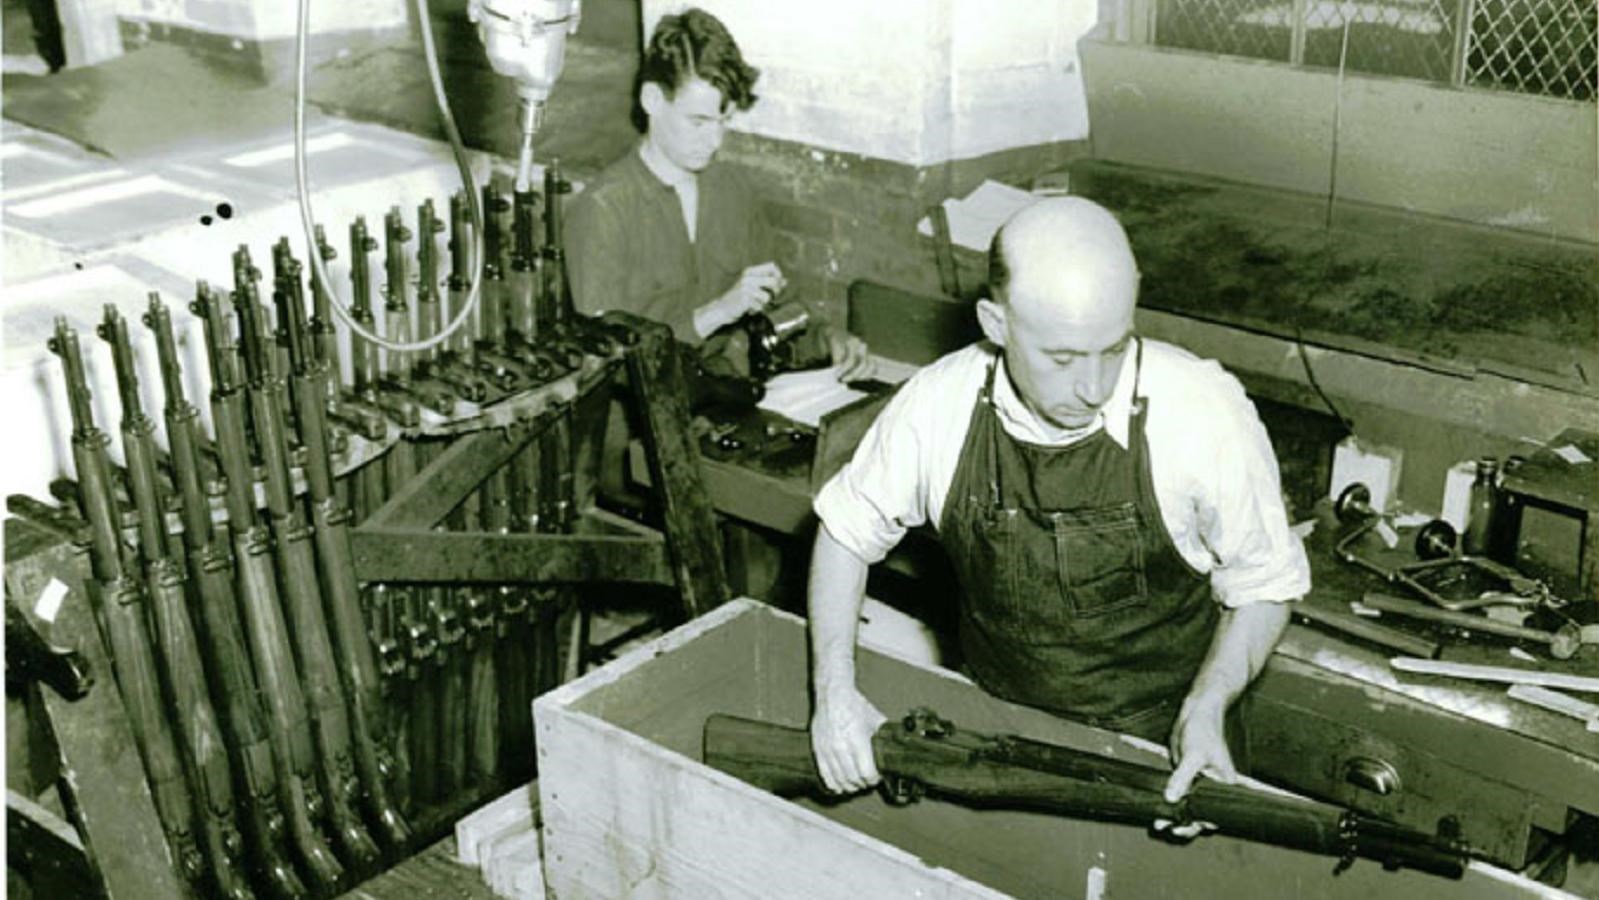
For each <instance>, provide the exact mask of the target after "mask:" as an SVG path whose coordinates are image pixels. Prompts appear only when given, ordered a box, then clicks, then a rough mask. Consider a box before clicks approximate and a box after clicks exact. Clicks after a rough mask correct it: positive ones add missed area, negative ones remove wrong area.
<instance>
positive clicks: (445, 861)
mask: <svg viewBox="0 0 1599 900" xmlns="http://www.w3.org/2000/svg"><path fill="white" fill-rule="evenodd" d="M454 844H455V839H454V838H451V837H446V838H444V839H443V840H441V841H437V842H435V843H433V844H431V845H429V846H428V847H427V848H426V849H424V850H421V851H419V852H417V853H416V854H414V855H412V856H411V858H409V859H407V860H405V861H404V862H402V863H400V864H398V865H396V866H394V867H393V868H391V869H389V870H388V871H386V872H384V873H382V874H380V875H377V876H374V877H373V878H370V879H368V880H367V881H365V882H363V883H362V884H360V885H358V886H356V887H355V888H354V889H352V890H350V891H349V892H348V893H346V894H342V895H341V896H342V897H343V898H345V900H422V898H434V897H448V898H450V900H496V898H495V896H494V892H493V891H491V890H489V886H488V885H486V884H484V883H483V878H482V873H480V872H479V871H478V870H477V868H476V867H475V866H465V865H462V864H461V863H459V862H457V861H456V860H455V846H454Z"/></svg>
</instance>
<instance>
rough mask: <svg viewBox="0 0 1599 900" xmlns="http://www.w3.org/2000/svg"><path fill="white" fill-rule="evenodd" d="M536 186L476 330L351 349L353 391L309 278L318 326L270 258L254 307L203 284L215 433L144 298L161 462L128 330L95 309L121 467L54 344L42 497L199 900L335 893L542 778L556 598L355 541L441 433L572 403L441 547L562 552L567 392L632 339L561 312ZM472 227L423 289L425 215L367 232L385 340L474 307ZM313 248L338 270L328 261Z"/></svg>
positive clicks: (297, 289) (547, 223)
mask: <svg viewBox="0 0 1599 900" xmlns="http://www.w3.org/2000/svg"><path fill="white" fill-rule="evenodd" d="M544 187H545V197H546V199H547V200H548V202H547V203H545V204H544V216H543V219H544V223H543V224H544V232H545V235H544V237H545V239H544V241H543V244H542V247H541V248H540V247H536V246H535V242H536V235H535V231H536V227H537V218H538V217H537V216H536V208H537V205H538V202H539V201H538V198H537V197H536V195H535V194H534V193H533V192H531V191H530V192H526V193H521V192H519V193H517V194H516V195H515V197H514V201H513V202H512V203H507V202H506V201H505V200H504V199H503V198H501V197H500V196H499V195H498V193H497V192H496V191H495V189H494V188H493V187H485V188H484V189H483V208H484V211H485V217H484V234H483V247H484V253H485V256H486V258H485V260H484V265H483V271H484V284H483V286H482V295H481V298H482V299H481V306H480V308H479V310H478V314H477V315H476V316H475V321H474V322H473V323H472V324H473V325H474V326H475V327H468V328H462V329H461V330H460V331H459V332H458V333H457V336H452V338H451V339H450V340H448V341H446V342H444V343H442V344H440V345H438V346H437V347H435V348H433V349H430V350H427V351H421V352H417V353H403V352H387V351H386V352H384V353H383V354H381V355H380V354H379V352H378V348H377V347H375V346H374V345H373V344H372V343H370V342H369V341H366V340H363V339H361V338H360V337H359V336H355V335H351V336H350V338H349V343H348V346H349V347H350V351H349V353H350V357H351V358H350V363H351V365H350V366H349V369H350V371H351V374H352V377H351V379H350V380H349V383H345V382H344V379H342V378H341V377H340V373H341V370H342V369H343V366H342V363H341V360H340V358H339V351H340V347H341V341H340V336H341V335H340V331H339V329H338V328H337V327H336V326H335V321H334V318H333V315H332V312H333V311H332V309H331V307H330V302H331V301H330V298H329V296H328V293H327V292H326V291H325V290H324V289H323V286H322V285H321V284H319V283H317V279H316V278H315V277H314V276H313V277H312V278H311V285H310V287H309V293H310V295H311V299H310V304H309V305H310V309H311V312H310V315H309V317H308V315H307V306H308V304H307V300H306V297H305V294H306V293H307V288H306V287H305V277H304V275H305V271H304V267H303V266H302V264H301V263H300V261H299V260H297V259H295V257H294V254H293V252H292V251H291V250H290V246H289V242H288V240H287V239H286V238H285V239H283V240H280V241H279V242H278V243H277V245H276V246H274V247H273V248H272V251H271V260H272V262H271V266H272V278H271V282H270V286H271V288H270V297H271V307H270V308H269V307H268V306H267V305H266V304H264V303H263V299H264V297H265V295H266V294H267V293H268V292H267V291H266V290H264V289H263V286H262V285H261V280H262V273H261V272H260V271H258V270H257V268H256V267H255V265H254V263H253V261H252V258H251V255H250V252H249V249H248V248H247V247H240V248H239V249H238V251H237V252H236V253H235V254H234V260H233V262H234V275H235V281H234V285H233V289H232V291H231V294H230V295H229V296H228V297H227V298H224V297H223V296H222V294H221V293H219V292H218V291H217V290H215V289H213V288H211V287H209V286H207V285H206V284H204V283H201V284H200V285H199V287H198V290H197V294H196V298H195V300H194V302H193V304H192V305H191V307H190V309H191V310H192V311H193V312H194V314H196V315H198V316H200V317H202V318H203V320H204V330H205V334H206V357H207V359H208V363H209V369H210V383H211V385H212V391H211V395H210V398H209V400H210V413H211V421H212V422H213V424H214V435H211V436H208V435H207V434H206V433H205V430H204V427H203V425H202V421H201V420H202V417H201V415H200V413H199V411H198V410H197V409H196V407H195V406H194V405H193V403H192V402H191V401H190V399H189V398H187V397H185V396H184V379H183V377H182V373H181V371H180V362H179V355H178V350H177V344H176V341H175V339H174V328H173V321H172V313H171V310H170V309H169V307H168V306H167V305H166V304H165V303H163V301H162V300H161V299H160V298H159V297H158V296H156V295H154V294H152V295H151V297H150V300H149V308H148V312H147V313H146V314H145V315H144V316H143V322H144V325H145V326H147V328H148V330H149V332H150V335H149V338H150V339H151V340H152V341H153V343H154V347H155V350H156V352H157V354H158V356H159V359H160V368H161V372H162V376H163V386H164V389H165V398H166V405H165V425H166V433H167V436H168V441H167V444H168V446H167V448H166V449H165V450H163V449H162V448H160V447H158V446H157V443H156V439H155V436H156V428H155V425H154V422H153V421H152V419H151V418H150V416H149V415H148V414H147V413H146V411H145V410H144V409H142V408H141V401H140V390H139V386H138V383H137V374H136V367H135V365H134V361H133V340H134V338H133V336H132V334H130V331H132V330H133V329H130V327H129V323H128V322H127V321H126V320H125V319H123V318H122V316H121V315H120V314H119V313H118V312H117V309H116V307H114V306H110V305H108V306H107V307H106V310H105V317H104V321H103V322H102V323H101V324H100V326H99V328H98V329H97V331H98V334H99V336H100V338H102V339H103V340H104V341H105V342H106V344H107V345H108V351H109V353H110V355H111V358H112V360H113V362H114V364H115V368H116V374H117V380H118V386H119V394H120V398H121V409H122V420H121V445H122V450H123V453H124V458H125V460H126V466H125V468H123V467H117V466H115V465H113V463H112V461H111V459H110V457H109V455H108V452H107V451H108V446H109V444H110V438H109V437H108V435H107V434H106V432H105V431H103V430H102V429H101V426H100V425H99V424H98V423H96V422H95V421H94V412H93V407H92V404H91V402H90V397H89V391H88V387H87V383H88V380H87V378H86V376H85V367H84V361H83V356H84V354H85V353H86V352H88V351H87V348H84V347H83V346H81V344H80V339H79V335H78V334H77V333H76V332H75V331H74V330H73V329H72V328H71V327H69V326H68V324H67V323H66V321H65V320H64V319H58V320H57V323H56V326H55V331H54V336H53V337H52V339H51V341H50V347H51V350H52V351H54V352H55V353H56V354H57V355H58V356H59V357H60V359H61V363H62V367H63V369H64V372H65V377H66V382H67V386H68V394H69V396H70V405H71V414H72V429H73V430H72V447H73V458H74V463H75V465H76V470H77V481H76V482H62V483H58V485H57V488H58V490H57V494H58V499H62V500H70V501H71V503H72V504H75V505H76V508H77V509H78V510H80V511H81V515H82V522H80V523H78V527H79V529H80V532H79V533H81V534H82V535H83V536H84V538H83V541H82V545H83V547H84V548H86V551H87V555H88V557H89V564H90V571H91V573H92V577H91V578H90V579H89V583H88V589H89V593H90V597H91V602H92V606H93V609H94V614H95V619H96V622H97V625H98V627H99V631H100V636H101V638H102V640H103V642H104V644H105V646H106V648H107V650H108V654H109V656H110V658H111V661H112V673H113V674H114V676H115V678H114V682H115V685H116V688H117V690H118V692H119V693H120V695H121V698H122V701H123V705H124V706H125V708H126V711H127V713H128V718H129V723H130V726H131V731H132V734H133V737H134V740H135V742H136V744H137V746H138V751H139V755H140V757H141V759H142V760H143V763H144V769H145V773H146V775H147V777H148V783H149V787H150V791H151V794H152V796H153V798H154V800H155V805H156V811H157V814H158V816H159V818H160V821H161V824H162V827H163V828H164V830H165V833H166V839H167V844H168V847H169V849H170V850H171V851H172V855H173V860H174V863H175V865H176V867H177V868H178V870H179V872H180V874H181V875H182V877H183V879H184V880H185V881H186V882H187V883H188V884H189V885H190V886H191V887H192V888H193V889H194V891H195V893H197V894H198V895H201V896H226V897H248V896H254V895H262V896H276V897H314V896H329V895H331V894H333V893H335V892H337V891H339V890H342V889H346V888H348V887H350V886H351V885H353V884H354V883H356V882H357V881H358V880H360V879H361V878H363V877H365V876H367V875H370V874H372V873H373V872H375V871H376V870H377V869H378V868H380V867H382V866H383V865H385V864H387V863H392V862H394V861H395V860H397V859H399V858H401V857H403V856H405V855H407V854H408V853H409V852H411V851H412V850H414V849H415V847H416V846H417V845H418V843H419V842H421V841H423V840H430V839H433V838H436V837H437V836H439V835H440V834H442V833H443V832H444V831H445V830H447V829H448V827H449V823H450V822H452V821H453V820H454V819H455V818H456V817H457V816H458V815H459V814H461V813H462V812H464V811H465V810H466V809H468V808H470V807H472V806H474V805H476V804H478V803H480V802H482V801H483V800H485V799H487V798H489V797H493V796H497V795H499V794H501V793H503V792H504V791H505V790H506V789H507V788H508V787H509V786H510V785H513V784H518V783H521V782H525V781H526V780H527V779H528V778H529V777H530V775H531V774H532V769H533V759H534V755H533V751H532V744H533V727H532V720H531V711H530V709H531V700H532V697H533V696H534V695H535V694H536V693H537V692H540V691H542V690H544V689H546V688H548V687H551V686H553V685H554V684H555V683H556V681H557V680H558V678H559V669H558V666H557V662H556V652H555V648H556V646H557V644H558V641H557V639H556V636H555V626H556V619H557V617H558V616H559V615H560V614H561V613H562V611H563V609H565V608H566V607H567V606H568V605H569V603H568V601H569V598H570V592H571V589H570V588H554V587H542V586H541V587H534V586H525V585H514V584H506V585H484V584H478V583H472V584H466V585H440V584H437V583H417V582H414V581H413V582H411V583H405V582H395V583H389V582H383V581H373V580H370V578H371V576H361V577H362V579H364V580H358V571H357V569H358V566H357V563H356V560H355V558H354V555H353V554H354V551H353V550H352V546H354V541H353V539H352V528H354V527H355V526H356V525H357V524H359V523H361V522H362V521H364V520H368V519H369V518H371V517H374V516H377V517H378V518H381V517H382V515H381V514H382V512H383V511H384V510H385V508H386V507H389V506H392V504H391V501H395V500H396V498H397V497H402V495H404V494H405V493H406V492H407V491H408V490H412V489H414V488H415V486H416V485H418V484H421V483H424V482H425V479H420V478H419V475H420V474H422V473H424V470H427V469H428V467H429V465H430V463H433V462H434V461H435V460H438V459H439V458H440V457H442V456H444V455H446V454H448V453H449V452H450V448H451V446H452V444H453V443H454V442H456V441H465V440H468V439H469V437H454V435H458V434H462V433H464V432H467V431H470V430H471V428H472V427H474V425H473V423H477V424H478V425H481V423H483V422H485V421H493V422H495V423H496V425H497V426H499V427H503V426H504V425H505V423H506V421H507V420H505V419H494V418H493V417H492V416H488V415H487V412H488V411H492V410H495V409H497V408H501V407H503V406H505V405H506V404H509V403H513V402H515V401H516V400H517V399H518V398H526V397H528V396H531V395H533V394H537V393H539V392H541V391H543V392H546V393H548V392H550V390H551V389H552V386H554V387H559V386H560V385H562V384H566V385H567V386H568V387H567V389H566V390H564V392H558V393H559V394H560V396H561V397H564V398H566V402H559V401H557V402H553V403H546V404H544V405H545V407H546V408H553V409H554V412H553V413H551V414H548V415H545V416H544V417H543V418H542V419H541V423H542V427H540V428H539V430H538V432H537V436H536V437H532V438H530V439H529V440H528V442H527V443H526V444H525V446H523V448H522V449H521V450H519V451H517V452H516V453H515V455H514V456H511V457H510V458H509V459H508V461H507V462H506V463H505V464H503V465H501V466H499V467H498V468H496V469H495V470H494V471H493V472H492V474H489V475H488V477H487V478H486V479H483V480H482V481H481V483H478V482H474V484H475V485H476V488H475V493H471V494H469V495H468V496H467V498H466V500H465V501H464V502H461V503H459V505H457V506H455V507H454V508H453V509H451V510H450V511H449V512H448V515H447V517H446V518H445V521H444V525H445V526H446V527H448V528H451V529H456V530H468V531H474V532H484V533H500V534H506V533H514V532H541V533H564V532H569V531H571V529H572V527H573V523H574V510H575V504H576V500H577V498H576V497H575V495H574V482H573V470H574V462H573V446H574V440H573V428H572V421H571V412H570V410H571V407H572V404H571V402H569V401H570V398H571V396H572V394H573V391H572V390H571V389H570V385H571V384H572V383H576V382H581V384H582V385H583V386H591V385H592V384H594V383H597V382H596V379H597V378H598V377H599V374H604V373H606V372H608V370H609V369H614V368H616V367H617V366H616V364H617V363H618V362H619V361H621V360H622V359H623V358H624V356H625V355H626V353H625V347H626V346H628V345H629V344H630V343H632V342H633V341H634V340H635V339H636V333H634V332H632V331H630V330H629V329H628V328H627V327H625V326H621V325H617V324H615V323H612V322H600V321H597V320H591V319H587V318H584V317H579V316H577V315H575V314H574V313H573V311H572V305H571V298H570V294H569V292H568V291H567V289H566V285H565V277H564V261H563V259H562V250H561V246H560V221H559V209H560V202H559V196H560V194H561V193H562V192H563V191H564V190H566V186H565V185H564V184H563V183H562V181H561V179H560V175H559V172H558V171H557V170H556V169H555V168H553V167H552V168H551V169H550V170H549V172H548V173H547V176H546V179H545V185H544ZM466 208H467V204H466V203H465V198H464V197H462V196H460V195H457V196H456V197H454V198H452V199H451V201H450V204H449V219H450V226H449V227H450V234H449V248H450V259H451V271H450V273H449V275H448V278H447V279H442V280H441V277H440V274H439V272H438V252H437V243H438V236H439V235H440V233H441V232H442V231H443V230H444V225H443V224H442V223H441V222H440V221H439V219H438V217H437V216H436V215H435V208H434V206H433V203H432V201H431V200H429V201H427V202H425V203H423V204H421V206H420V207H419V208H418V209H417V212H416V219H415V222H416V225H415V230H414V232H413V231H412V230H411V229H408V228H407V227H406V225H405V224H404V223H403V221H402V215H401V211H400V209H399V208H398V207H396V208H394V209H392V210H390V212H389V213H388V215H387V216H386V217H385V222H384V228H383V237H384V246H383V250H384V257H383V259H384V274H385V281H384V284H383V286H382V289H381V297H382V311H383V325H382V328H383V329H384V332H385V333H386V336H387V337H389V338H390V339H393V340H397V341H402V342H403V341H411V340H414V339H423V340H425V339H427V338H429V337H431V336H433V335H435V334H437V333H439V331H440V329H441V327H442V325H443V323H444V322H446V321H448V320H449V319H451V318H453V317H454V315H455V313H456V312H457V311H458V310H459V309H460V308H461V307H462V305H463V304H464V303H465V298H466V296H467V293H468V286H469V284H470V279H471V278H473V277H474V276H475V274H476V270H477V267H476V265H475V263H476V261H475V260H473V259H472V258H471V253H470V249H471V247H472V246H473V240H472V236H471V234H470V228H471V226H470V224H469V222H468V221H467V216H466V214H465V210H466ZM508 219H509V220H510V221H509V222H507V221H506V220H508ZM507 224H509V226H510V227H509V229H507V227H506V226H507ZM507 230H508V231H509V233H510V235H511V237H512V240H511V241H509V242H507V241H505V240H503V237H502V236H503V235H505V234H506V232H507ZM349 233H350V248H349V253H350V268H351V281H352V287H353V299H352V301H351V313H352V315H353V318H354V319H355V321H356V322H358V323H359V324H361V325H363V326H364V327H365V328H367V329H368V330H371V329H374V328H376V327H378V325H377V321H376V319H377V317H376V316H375V315H374V308H373V297H372V278H371V276H370V274H369V263H368V259H369V255H370V254H371V253H372V252H373V251H375V250H377V249H378V243H377V241H376V240H375V238H374V237H373V236H371V235H369V233H368V229H367V226H366V223H365V222H364V221H363V220H362V219H357V220H356V221H355V222H354V223H353V224H351V226H350V232H349ZM318 237H319V238H321V237H322V236H321V235H320V234H319V235H318ZM413 239H414V240H415V241H416V244H415V247H416V250H415V252H414V254H413V253H412V252H411V249H410V248H411V242H412V241H413ZM508 245H509V246H508ZM319 252H321V253H322V254H323V255H324V258H330V257H332V256H333V255H334V251H333V250H332V248H330V247H329V246H327V244H326V242H325V241H323V243H322V246H321V247H320V248H319ZM413 261H414V263H415V275H414V277H413V272H412V268H411V266H412V263H413ZM441 285H442V286H443V288H444V290H443V291H442V292H441V291H440V287H441ZM230 306H231V308H232V309H231V315H230V312H229V307H230ZM380 356H381V357H382V358H380ZM596 373H598V374H596ZM402 499H403V497H402ZM102 683H103V684H107V685H109V684H111V683H112V679H104V680H103V682H102Z"/></svg>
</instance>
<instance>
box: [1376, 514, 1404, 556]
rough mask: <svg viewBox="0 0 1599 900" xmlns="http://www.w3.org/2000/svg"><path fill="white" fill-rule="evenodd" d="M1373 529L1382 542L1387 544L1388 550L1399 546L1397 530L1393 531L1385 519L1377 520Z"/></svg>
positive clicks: (1392, 527)
mask: <svg viewBox="0 0 1599 900" xmlns="http://www.w3.org/2000/svg"><path fill="white" fill-rule="evenodd" d="M1374 530H1375V531H1376V532H1377V536H1378V537H1380V538H1382V542H1383V543H1384V544H1386V545H1388V549H1389V550H1392V549H1394V548H1395V547H1397V546H1399V532H1397V531H1395V530H1394V526H1392V525H1389V524H1388V521H1387V520H1386V519H1384V520H1383V521H1381V522H1378V523H1377V527H1376V529H1374Z"/></svg>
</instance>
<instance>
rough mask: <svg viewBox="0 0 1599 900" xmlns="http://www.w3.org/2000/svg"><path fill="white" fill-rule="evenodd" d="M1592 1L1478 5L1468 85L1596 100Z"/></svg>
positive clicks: (1597, 57) (1598, 66)
mask: <svg viewBox="0 0 1599 900" xmlns="http://www.w3.org/2000/svg"><path fill="white" fill-rule="evenodd" d="M1596 23H1599V4H1596V3H1595V2H1594V0H1476V5H1475V7H1474V8H1473V10H1472V17H1471V36H1470V39H1469V40H1468V42H1467V50H1466V72H1465V78H1466V82H1467V83H1468V84H1476V85H1481V86H1484V87H1500V88H1507V89H1509V90H1514V91H1524V92H1526V93H1529V94H1547V95H1549V96H1551V97H1565V98H1568V99H1571V100H1592V99H1593V98H1594V94H1595V83H1596V82H1599V49H1596V47H1595V44H1594V36H1595V34H1596V33H1599V24H1596Z"/></svg>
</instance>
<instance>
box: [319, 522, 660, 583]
mask: <svg viewBox="0 0 1599 900" xmlns="http://www.w3.org/2000/svg"><path fill="white" fill-rule="evenodd" d="M351 543H352V548H351V549H352V554H353V556H354V558H355V575H356V578H358V579H360V580H361V581H401V582H427V583H459V582H470V583H478V584H512V583H582V582H633V583H642V584H665V585H670V584H672V583H673V574H672V567H671V565H670V563H669V561H668V559H667V552H666V547H665V544H664V541H663V539H662V538H660V537H659V536H656V537H630V536H617V535H598V536H589V535H583V536H577V535H564V534H526V533H514V534H498V533H490V532H469V531H432V530H428V529H418V528H398V527H362V528H359V529H356V530H355V532H353V533H352V535H351Z"/></svg>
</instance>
